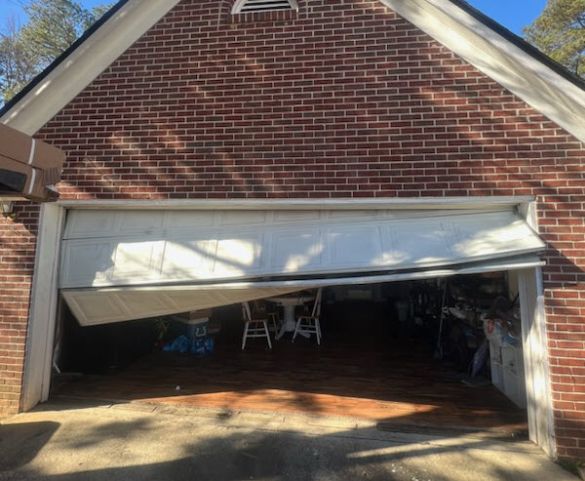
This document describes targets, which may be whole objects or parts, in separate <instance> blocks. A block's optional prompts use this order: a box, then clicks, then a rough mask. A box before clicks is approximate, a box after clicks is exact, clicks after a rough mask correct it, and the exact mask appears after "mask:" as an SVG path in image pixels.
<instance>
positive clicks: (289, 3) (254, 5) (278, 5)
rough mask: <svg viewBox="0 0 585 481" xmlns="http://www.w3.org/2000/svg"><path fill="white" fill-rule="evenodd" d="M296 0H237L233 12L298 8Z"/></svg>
mask: <svg viewBox="0 0 585 481" xmlns="http://www.w3.org/2000/svg"><path fill="white" fill-rule="evenodd" d="M298 9H299V6H298V4H297V2H296V0H237V1H236V3H235V4H234V6H233V8H232V13H254V12H274V11H280V10H298Z"/></svg>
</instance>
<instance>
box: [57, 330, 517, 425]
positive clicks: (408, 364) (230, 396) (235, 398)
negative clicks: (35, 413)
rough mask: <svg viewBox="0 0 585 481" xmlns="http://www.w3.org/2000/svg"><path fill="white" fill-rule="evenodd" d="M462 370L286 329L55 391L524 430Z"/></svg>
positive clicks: (377, 345) (419, 351)
mask: <svg viewBox="0 0 585 481" xmlns="http://www.w3.org/2000/svg"><path fill="white" fill-rule="evenodd" d="M461 378H462V374H461V373H457V372H455V371H454V370H452V369H450V368H449V367H448V365H446V364H445V363H441V362H436V361H434V360H433V357H432V349H431V347H430V346H428V345H425V344H422V343H420V342H419V343H411V342H405V341H404V340H400V339H395V340H394V341H388V340H384V341H381V340H380V339H379V338H377V337H376V336H374V337H369V338H367V339H359V336H356V338H354V339H345V340H340V339H336V340H332V339H331V337H329V338H328V337H327V336H325V339H324V343H323V345H322V346H320V347H318V346H317V345H316V343H315V341H314V340H305V339H302V340H300V341H298V342H295V343H294V344H292V343H291V341H290V338H288V339H286V338H285V339H283V340H281V341H279V342H276V343H275V345H274V349H273V350H272V351H269V350H267V349H266V347H265V343H263V342H262V341H261V340H254V341H253V342H252V343H251V344H250V346H249V348H248V349H247V350H246V351H243V352H242V351H241V350H240V349H239V346H238V339H233V340H232V341H231V342H223V343H222V342H218V345H217V348H216V352H215V353H214V354H213V355H212V356H210V357H208V358H204V359H197V358H194V357H193V356H191V355H180V354H169V353H161V352H159V353H155V354H152V355H150V356H147V357H145V358H142V359H140V360H138V361H136V362H134V363H133V364H131V365H130V366H129V367H127V368H126V369H123V370H119V371H115V372H114V371H113V372H111V373H110V374H108V375H101V376H83V377H78V378H67V380H63V379H62V380H60V381H59V382H58V383H55V387H54V392H53V396H54V398H56V397H60V398H63V397H69V398H84V399H92V400H102V401H140V402H141V403H156V404H162V405H173V406H182V407H205V408H216V409H217V408H219V409H222V410H225V411H226V412H234V411H254V412H264V413H266V412H268V413H274V412H283V413H300V414H311V415H320V416H336V417H345V418H355V419H361V420H370V421H374V422H376V423H377V424H378V426H379V427H386V428H387V429H388V430H393V429H398V428H399V429H400V430H402V431H410V430H416V431H418V432H421V431H422V432H434V431H436V430H440V431H445V430H459V431H469V432H475V431H492V432H495V433H498V434H499V435H503V436H514V437H522V436H523V435H524V434H525V433H526V431H527V424H526V413H525V410H522V409H519V408H517V407H515V406H514V405H513V404H512V403H511V402H510V401H509V400H508V399H507V398H505V397H504V396H503V395H502V394H501V393H499V392H498V391H497V390H496V389H495V388H494V387H493V386H490V385H487V386H483V387H469V386H466V385H465V384H463V383H462V382H461Z"/></svg>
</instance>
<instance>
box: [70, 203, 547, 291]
mask: <svg viewBox="0 0 585 481" xmlns="http://www.w3.org/2000/svg"><path fill="white" fill-rule="evenodd" d="M137 214H139V215H137ZM144 214H148V215H144ZM94 217H95V223H93V222H92V220H93V219H94ZM96 225H98V226H99V228H96ZM543 246H544V244H543V243H542V241H541V240H540V239H539V238H538V236H537V235H536V234H535V233H534V232H533V231H532V229H531V228H530V227H529V226H528V225H527V224H526V223H525V222H524V221H523V220H522V219H520V218H519V217H518V216H517V215H516V214H515V213H513V212H508V211H501V212H474V213H469V212H463V213H462V212H457V211H455V212H454V211H434V212H426V213H421V212H418V213H416V214H415V215H413V213H412V212H410V213H408V215H406V214H404V213H397V212H394V211H377V212H367V213H363V212H351V211H349V212H344V213H339V212H337V213H334V212H330V211H319V212H315V211H313V212H311V211H308V212H294V211H293V212H290V211H282V212H270V211H251V212H248V211H239V212H229V211H216V212H205V211H202V212H197V211H196V212H190V211H166V212H165V211H151V212H148V213H145V212H139V213H137V212H133V211H118V212H112V213H110V214H109V216H107V215H104V213H103V212H100V211H77V212H76V211H73V212H72V213H71V214H70V217H69V219H68V223H67V228H66V232H65V236H64V241H63V251H62V256H61V259H62V264H61V276H60V286H61V287H62V288H80V287H106V286H124V285H153V284H167V283H178V282H194V281H209V280H239V279H247V278H255V277H261V276H262V277H264V276H278V275H310V274H316V273H318V274H335V273H351V272H365V271H381V270H389V269H407V268H429V267H436V266H445V265H453V264H458V263H462V262H471V261H478V260H482V259H494V258H501V257H506V256H511V255H519V254H525V253H531V252H537V251H539V250H541V249H542V248H543Z"/></svg>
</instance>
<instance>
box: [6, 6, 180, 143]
mask: <svg viewBox="0 0 585 481" xmlns="http://www.w3.org/2000/svg"><path fill="white" fill-rule="evenodd" d="M179 1H180V0H148V1H147V2H145V1H143V0H129V1H128V2H127V3H126V4H125V5H123V6H122V8H120V9H119V10H118V11H117V12H116V13H115V14H114V15H113V16H111V17H110V18H109V19H108V20H107V21H106V22H105V23H104V24H103V25H101V26H100V27H99V28H98V29H97V30H96V31H95V32H93V34H92V35H91V36H90V37H88V38H87V39H86V40H85V41H84V42H83V43H81V44H80V45H79V46H78V47H77V48H76V49H75V50H74V51H73V52H71V54H70V55H68V56H67V58H66V59H64V61H62V62H61V63H59V65H57V66H56V67H55V68H54V69H53V70H52V71H50V72H49V73H48V74H47V75H46V76H44V77H43V78H42V80H41V81H40V82H39V83H38V84H37V85H35V87H34V88H33V89H31V90H30V91H29V92H28V93H27V94H26V95H25V96H24V97H23V98H21V99H20V100H19V101H18V102H17V103H16V104H15V105H14V106H13V107H12V108H11V109H10V110H9V111H8V112H6V113H5V114H4V115H3V116H2V117H0V122H1V123H3V124H5V125H9V126H10V127H12V128H14V129H17V130H20V131H21V132H23V133H25V134H28V135H34V134H35V133H36V132H37V131H38V130H40V129H41V128H42V127H43V126H44V125H45V124H46V123H47V122H49V120H51V119H52V118H53V117H54V116H55V115H56V114H57V113H58V112H59V111H60V110H61V109H63V108H64V107H65V106H66V105H67V104H68V103H69V102H71V101H72V100H73V99H74V98H75V97H76V96H77V95H78V94H79V93H80V92H81V91H83V90H84V89H85V88H86V87H87V86H88V85H89V84H90V83H91V82H93V81H94V80H95V79H96V78H97V77H98V76H99V75H100V74H101V73H102V72H103V71H104V70H106V69H107V68H108V67H109V66H110V65H111V64H112V63H113V62H114V61H115V60H116V59H117V58H118V57H119V56H120V55H122V54H123V53H124V52H125V51H126V50H127V49H128V48H129V47H130V46H131V45H132V44H134V42H136V41H137V40H138V39H139V38H140V37H141V36H142V35H144V33H146V32H147V31H148V30H149V29H150V28H151V27H152V26H154V25H155V24H156V23H157V22H158V21H159V20H160V19H161V18H163V17H164V16H165V15H166V14H167V13H168V12H169V11H170V10H171V9H172V8H173V7H174V6H175V5H176V4H177V3H179Z"/></svg>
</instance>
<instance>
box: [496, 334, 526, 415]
mask: <svg viewBox="0 0 585 481" xmlns="http://www.w3.org/2000/svg"><path fill="white" fill-rule="evenodd" d="M490 367H491V374H492V383H493V385H494V386H496V387H497V388H498V389H499V390H500V391H501V392H503V393H504V394H505V395H506V396H507V397H508V398H509V399H510V400H511V401H512V402H513V403H514V404H516V405H517V406H518V407H521V408H525V407H526V383H525V380H524V359H523V357H522V347H521V346H512V345H509V344H500V343H499V342H494V341H493V340H492V341H490Z"/></svg>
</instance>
